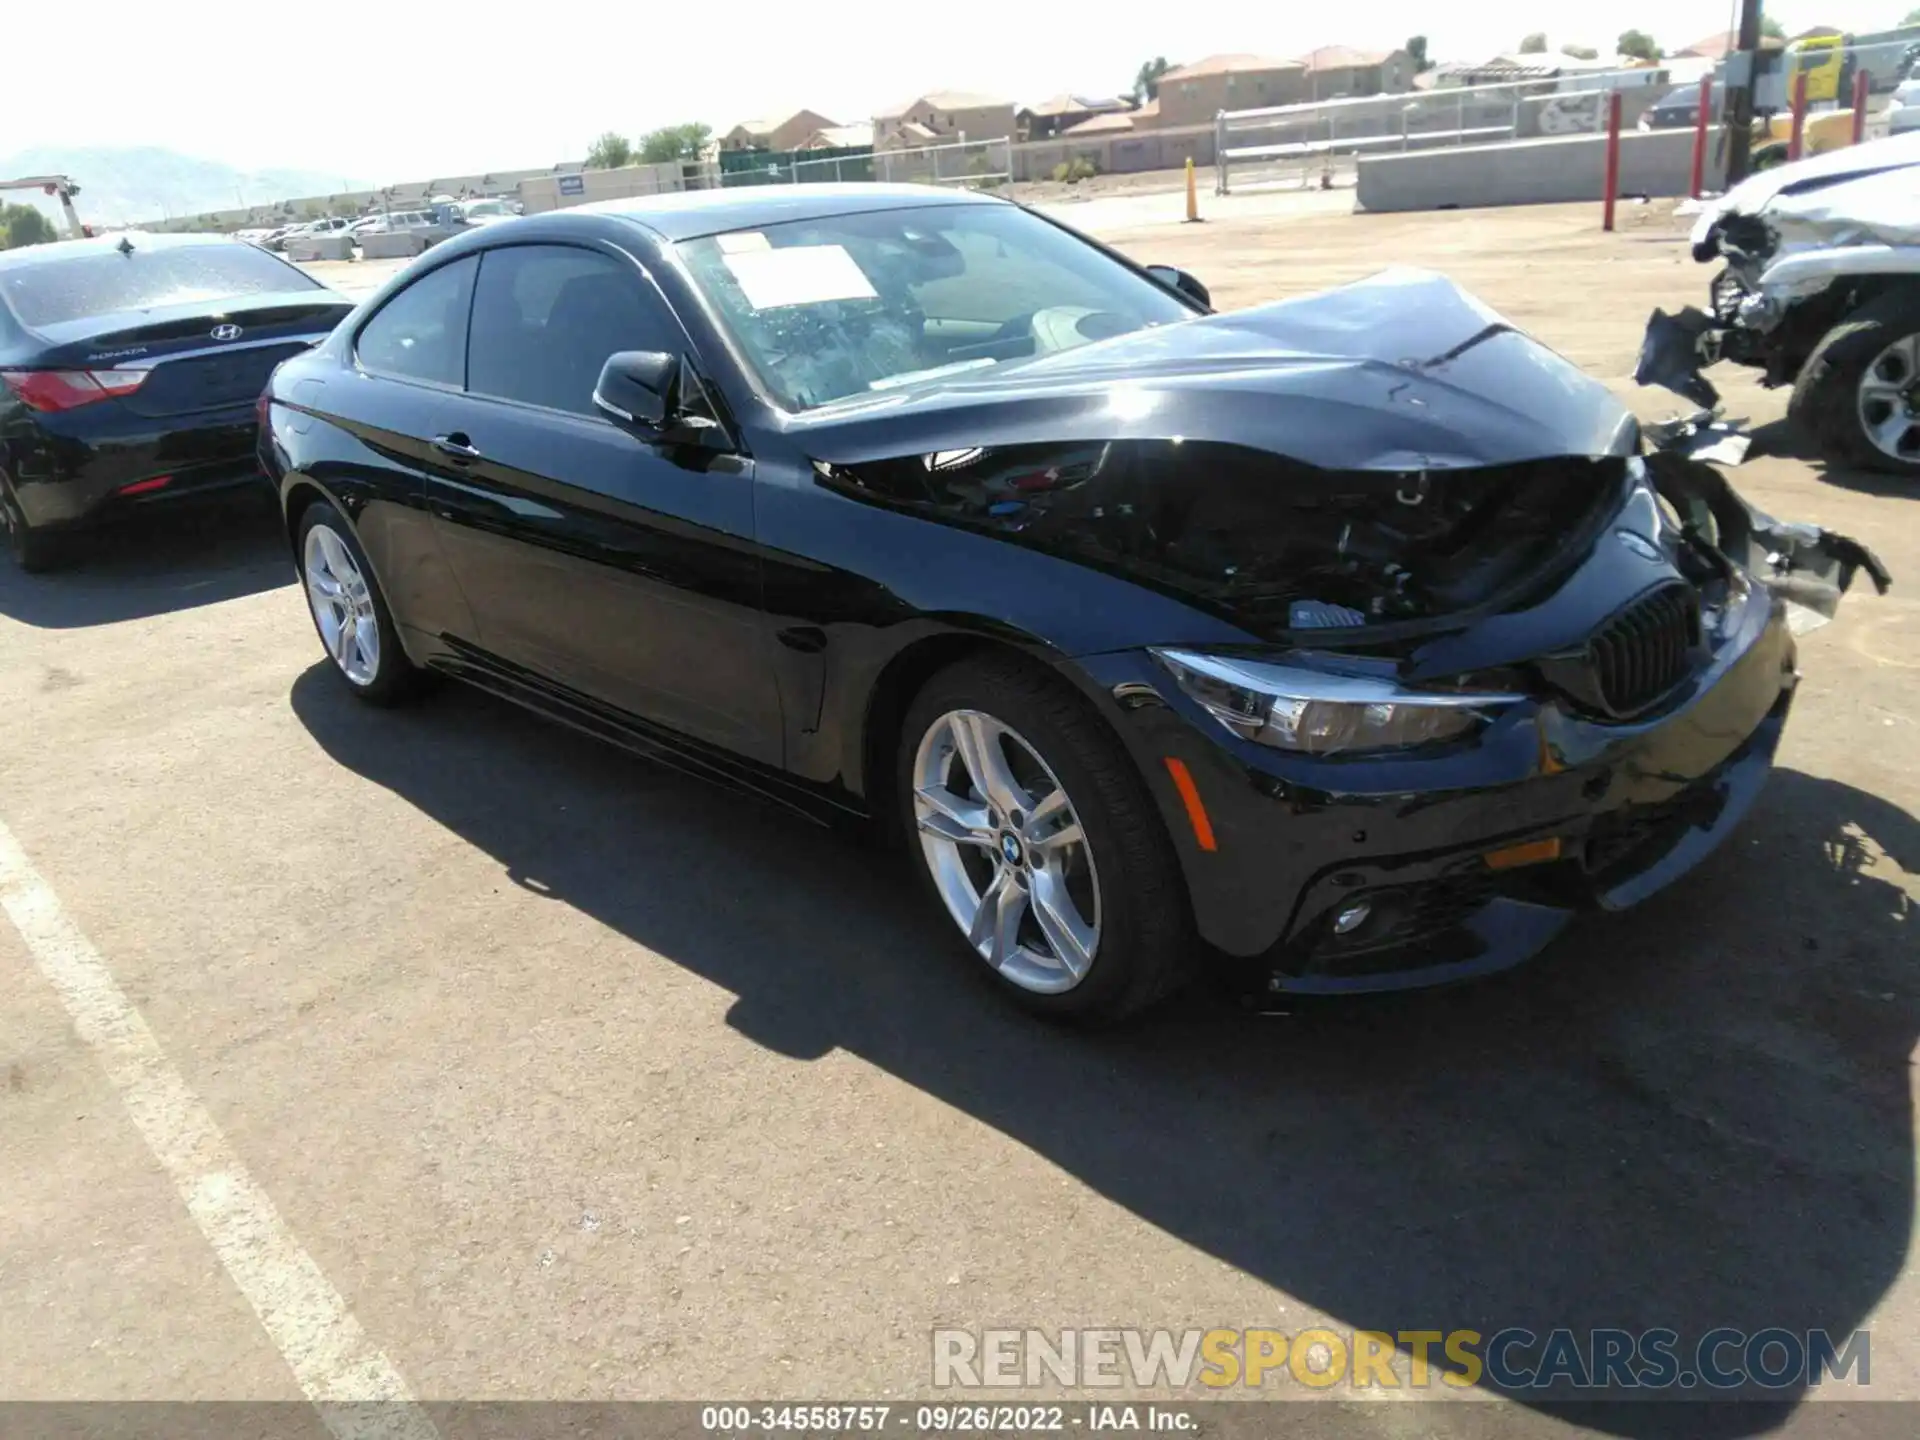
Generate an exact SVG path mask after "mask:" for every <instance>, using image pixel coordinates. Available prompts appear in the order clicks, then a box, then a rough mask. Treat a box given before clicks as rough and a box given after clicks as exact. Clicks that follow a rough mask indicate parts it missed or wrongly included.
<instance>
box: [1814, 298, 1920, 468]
mask: <svg viewBox="0 0 1920 1440" xmlns="http://www.w3.org/2000/svg"><path fill="white" fill-rule="evenodd" d="M1916 338H1920V287H1914V286H1907V287H1904V288H1902V289H1898V290H1890V291H1888V292H1886V293H1885V294H1883V295H1880V296H1878V297H1876V298H1875V299H1872V300H1869V301H1868V302H1867V303H1866V304H1864V305H1862V306H1861V307H1860V308H1859V309H1857V310H1855V311H1854V312H1853V313H1852V314H1850V315H1848V316H1847V317H1846V319H1844V320H1842V321H1841V322H1840V323H1839V324H1838V325H1836V326H1834V327H1833V329H1831V330H1829V331H1828V332H1827V333H1826V335H1825V336H1824V337H1822V339H1821V341H1820V343H1819V344H1818V345H1817V346H1815V347H1814V351H1813V353H1812V354H1811V355H1809V356H1808V357H1807V361H1806V364H1804V365H1802V366H1801V367H1800V374H1799V377H1798V378H1797V379H1796V380H1795V381H1794V384H1793V399H1792V401H1791V402H1790V403H1789V404H1788V406H1787V414H1788V415H1789V416H1790V417H1791V418H1792V419H1793V420H1794V421H1795V422H1796V423H1797V424H1799V425H1800V427H1801V428H1802V429H1803V430H1805V431H1806V432H1807V433H1808V434H1809V435H1810V436H1811V437H1812V438H1813V440H1814V441H1815V442H1816V443H1817V444H1818V445H1819V447H1820V450H1821V453H1823V454H1824V455H1826V456H1828V457H1829V458H1831V459H1835V460H1843V461H1845V462H1847V463H1849V464H1852V465H1858V466H1862V467H1864V468H1867V469H1872V470H1884V471H1888V472H1891V473H1893V474H1896V475H1906V476H1910V477H1913V478H1916V479H1920V414H1914V413H1912V412H1911V411H1910V412H1909V413H1910V414H1912V419H1913V424H1912V426H1910V427H1909V429H1908V436H1909V437H1910V441H1911V449H1912V453H1911V455H1910V456H1909V455H1906V454H1902V455H1899V456H1896V455H1893V454H1889V453H1888V452H1887V451H1886V450H1883V449H1881V448H1880V446H1879V445H1878V444H1876V443H1875V441H1874V437H1873V435H1872V434H1871V433H1870V431H1869V429H1868V426H1867V420H1866V419H1865V417H1864V416H1863V414H1862V396H1861V386H1862V383H1863V381H1867V380H1868V379H1869V373H1868V372H1869V370H1870V369H1872V368H1873V367H1875V366H1876V364H1877V363H1878V362H1881V361H1883V359H1885V357H1886V356H1887V355H1888V351H1889V347H1891V346H1893V345H1895V344H1897V343H1898V342H1900V341H1903V340H1906V341H1912V340H1915V339H1916ZM1899 363H1901V364H1904V366H1905V367H1906V374H1905V376H1904V379H1905V382H1906V383H1907V384H1908V385H1913V384H1915V383H1920V375H1916V374H1915V373H1914V371H1915V369H1916V368H1920V349H1916V348H1913V347H1910V348H1909V350H1908V352H1907V358H1906V359H1905V360H1904V361H1902V362H1899ZM1888 403H1889V414H1890V415H1891V414H1892V413H1895V412H1894V409H1893V407H1894V405H1896V404H1897V401H1889V402H1888Z"/></svg>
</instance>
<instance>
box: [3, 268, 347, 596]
mask: <svg viewBox="0 0 1920 1440" xmlns="http://www.w3.org/2000/svg"><path fill="white" fill-rule="evenodd" d="M352 308H353V306H352V303H351V302H350V301H348V300H346V299H344V298H343V297H341V296H340V295H338V294H336V293H334V292H333V291H332V290H329V289H327V288H326V287H325V286H323V285H321V284H320V283H319V282H318V281H316V280H314V279H312V278H311V277H309V276H308V275H307V274H306V273H305V272H304V271H302V270H299V269H298V268H296V267H295V266H293V265H290V264H288V263H287V262H286V261H285V260H281V259H279V258H278V257H276V256H273V255H269V254H267V253H266V252H265V251H264V250H260V249H257V248H255V247H254V246H252V245H248V244H246V243H244V242H243V241H239V240H233V239H229V238H227V237H226V236H223V235H147V234H140V233H128V234H124V235H108V236H103V237H101V238H99V239H95V240H69V241H63V242H60V243H58V244H52V245H32V246H27V247H25V248H22V249H19V250H8V251H0V526H4V529H5V532H6V537H7V541H8V544H9V546H10V547H11V549H12V551H13V556H14V559H15V561H16V562H17V563H18V564H20V565H21V566H22V567H23V568H25V569H28V570H45V569H48V568H50V567H51V566H53V565H55V564H58V563H60V562H61V561H64V560H70V559H73V558H75V557H76V554H77V552H78V550H79V549H80V548H81V546H80V538H81V535H82V533H83V532H84V531H85V530H86V529H87V528H88V527H90V526H93V525H95V524H98V523H100V522H103V521H106V520H110V519H113V518H116V517H119V518H127V517H130V516H132V515H134V514H135V513H136V512H138V511H139V510H141V509H143V508H145V507H149V506H168V505H172V504H174V503H175V502H176V501H180V500H183V499H188V498H191V497H195V496H200V495H204V494H206V493H207V492H208V491H210V490H219V489H224V488H227V487H230V486H235V485H263V482H262V481H261V479H260V467H259V463H258V461H257V459H256V458H255V453H256V446H255V443H254V440H255V430H256V425H257V419H256V416H255V405H256V402H257V401H258V400H259V398H260V392H261V390H262V389H263V388H264V387H265V385H266V383H267V376H268V374H269V373H270V372H271V371H272V369H273V367H274V366H275V365H277V364H279V363H280V361H282V360H284V359H285V358H286V357H287V356H289V355H292V354H295V353H297V352H298V351H301V350H304V349H306V348H307V347H308V346H310V345H312V344H313V343H314V342H315V341H317V340H319V339H320V338H321V337H323V336H324V335H325V334H326V333H327V332H328V331H329V330H331V329H332V328H333V327H334V324H335V323H336V322H337V321H338V320H339V319H340V318H341V317H342V316H343V315H345V314H346V313H347V312H348V311H349V310H351V309H352ZM263 488H264V486H263Z"/></svg>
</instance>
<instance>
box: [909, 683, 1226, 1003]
mask: <svg viewBox="0 0 1920 1440" xmlns="http://www.w3.org/2000/svg"><path fill="white" fill-rule="evenodd" d="M899 765H900V770H899V786H898V793H899V795H900V798H901V804H902V807H903V811H904V814H903V819H904V822H905V826H906V828H907V833H908V834H909V835H911V836H912V837H913V848H914V849H915V851H916V852H917V856H916V858H917V860H918V869H919V871H920V874H921V878H922V880H923V881H924V882H925V884H926V886H927V889H928V890H929V892H930V894H931V896H932V898H933V899H934V901H935V902H936V903H937V905H938V906H939V908H940V910H941V911H943V912H944V913H945V914H946V916H947V917H948V919H949V921H950V922H951V923H952V925H953V926H954V927H955V928H956V930H957V931H958V933H959V934H960V936H961V937H962V938H963V939H964V942H965V944H966V946H967V948H968V950H969V951H970V952H971V953H972V955H973V956H974V957H976V958H977V960H979V961H980V962H982V963H983V964H984V966H985V968H986V971H987V973H988V974H989V975H990V976H991V977H992V980H993V983H994V984H995V985H996V987H997V988H999V989H1000V990H1001V991H1002V992H1003V993H1005V994H1007V995H1008V996H1010V997H1011V998H1012V999H1013V1000H1015V1001H1016V1002H1017V1003H1019V1004H1021V1005H1022V1006H1024V1007H1025V1008H1027V1009H1029V1010H1032V1011H1034V1012H1036V1013H1038V1014H1041V1015H1046V1016H1049V1017H1053V1018H1057V1019H1068V1020H1078V1021H1085V1022H1094V1023H1098V1022H1105V1021H1112V1020H1118V1019H1121V1018H1123V1017H1125V1016H1127V1015H1130V1014H1133V1013H1135V1012H1137V1011H1139V1010H1142V1009H1144V1008H1146V1007H1147V1006H1149V1005H1151V1004H1152V1003H1153V1002H1155V1001H1156V1000H1158V999H1160V998H1161V997H1162V996H1164V995H1166V994H1168V993H1169V992H1171V991H1172V990H1174V989H1176V988H1177V987H1178V986H1179V985H1180V984H1181V983H1182V982H1183V981H1184V980H1185V979H1186V978H1187V976H1188V973H1189V968H1190V965H1191V961H1192V951H1193V940H1192V935H1191V925H1190V922H1189V920H1188V906H1187V900H1186V895H1185V891H1184V887H1183V883H1182V880H1181V875H1180V870H1179V863H1178V860H1177V859H1176V857H1175V856H1174V853H1173V847H1172V844H1171V842H1170V841H1169V840H1168V839H1167V836H1166V832H1165V830H1164V829H1163V827H1162V826H1161V823H1160V817H1159V815H1158V813H1157V812H1156V811H1155V809H1154V807H1153V802H1152V799H1151V797H1150V796H1149V795H1148V794H1147V790H1146V786H1145V785H1144V783H1143V782H1142V781H1141V778H1140V775H1139V773H1138V771H1137V770H1136V769H1135V768H1134V766H1133V762H1132V761H1131V760H1130V759H1129V758H1128V756H1127V754H1126V752H1125V751H1124V750H1123V749H1122V748H1121V747H1120V744H1119V742H1118V741H1117V740H1116V739H1115V738H1114V737H1113V736H1112V735H1111V734H1110V733H1108V732H1107V731H1106V730H1105V728H1104V727H1103V726H1102V724H1101V722H1100V719H1099V717H1098V716H1097V715H1095V714H1093V713H1092V712H1091V711H1090V710H1089V709H1088V707H1087V706H1086V704H1085V702H1084V701H1082V700H1081V699H1080V698H1079V697H1078V696H1077V695H1075V694H1074V693H1073V692H1072V691H1071V690H1069V689H1068V688H1067V687H1066V686H1064V685H1063V684H1061V682H1059V681H1058V680H1056V679H1055V678H1053V677H1052V676H1050V675H1047V674H1046V673H1045V672H1044V671H1042V670H1040V669H1039V668H1038V667H1033V666H1029V665H1027V664H1025V663H1024V662H1021V661H1018V660H1016V659H1011V658H1008V659H1000V658H998V657H996V658H993V659H986V660H974V661H966V662H963V663H961V664H958V665H955V666H953V667H951V668H950V669H947V670H944V671H942V672H941V673H940V674H938V675H936V676H934V677H933V679H932V680H930V681H928V683H927V685H926V687H925V688H924V689H923V690H922V691H921V692H920V695H919V696H918V698H917V699H916V700H915V701H914V704H913V707H912V709H911V710H910V712H909V714H908V716H907V723H906V726H905V729H904V733H903V735H902V740H901V752H900V761H899Z"/></svg>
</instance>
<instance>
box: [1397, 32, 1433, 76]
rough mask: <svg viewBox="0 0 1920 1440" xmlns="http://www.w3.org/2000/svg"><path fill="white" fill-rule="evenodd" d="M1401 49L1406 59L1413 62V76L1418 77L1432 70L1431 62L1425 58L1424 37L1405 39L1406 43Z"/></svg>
mask: <svg viewBox="0 0 1920 1440" xmlns="http://www.w3.org/2000/svg"><path fill="white" fill-rule="evenodd" d="M1402 48H1403V49H1405V50H1406V52H1407V58H1408V59H1409V60H1411V61H1413V73H1414V74H1416V75H1419V74H1421V73H1423V72H1425V71H1428V70H1431V69H1432V68H1433V61H1431V60H1429V59H1428V58H1427V37H1426V36H1424V35H1411V36H1409V37H1408V38H1407V43H1406V45H1405V46H1403V47H1402Z"/></svg>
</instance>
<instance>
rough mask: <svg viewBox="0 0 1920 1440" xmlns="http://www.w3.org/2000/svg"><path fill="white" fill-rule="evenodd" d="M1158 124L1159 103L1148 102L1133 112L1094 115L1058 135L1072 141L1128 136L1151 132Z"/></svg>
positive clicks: (1120, 111) (1116, 111)
mask: <svg viewBox="0 0 1920 1440" xmlns="http://www.w3.org/2000/svg"><path fill="white" fill-rule="evenodd" d="M1159 123H1160V102H1159V101H1158V100H1149V101H1147V103H1146V104H1144V105H1142V106H1140V107H1139V108H1138V109H1135V110H1115V111H1112V112H1110V113H1109V114H1106V115H1095V116H1093V117H1092V118H1091V119H1088V120H1082V121H1081V122H1080V123H1079V124H1078V125H1074V126H1070V127H1069V128H1067V129H1065V130H1062V131H1061V132H1060V134H1061V135H1062V136H1064V137H1066V138H1068V139H1073V140H1093V139H1097V138H1099V137H1100V136H1103V135H1130V134H1132V133H1133V132H1134V131H1135V130H1151V129H1152V128H1153V127H1154V126H1155V125H1157V124H1159Z"/></svg>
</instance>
